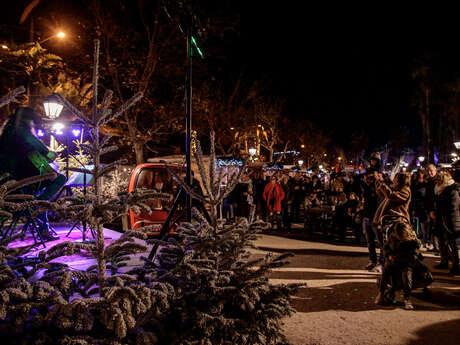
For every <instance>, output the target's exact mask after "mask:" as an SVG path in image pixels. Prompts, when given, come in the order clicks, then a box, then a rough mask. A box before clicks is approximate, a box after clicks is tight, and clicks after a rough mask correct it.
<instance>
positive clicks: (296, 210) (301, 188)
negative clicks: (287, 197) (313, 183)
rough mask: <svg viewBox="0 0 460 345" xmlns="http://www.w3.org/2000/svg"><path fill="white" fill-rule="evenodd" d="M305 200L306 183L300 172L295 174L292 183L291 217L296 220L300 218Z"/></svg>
mask: <svg viewBox="0 0 460 345" xmlns="http://www.w3.org/2000/svg"><path fill="white" fill-rule="evenodd" d="M304 200H305V184H304V181H303V179H302V176H301V175H300V173H296V174H295V175H294V180H293V183H292V206H291V218H292V220H293V221H294V222H297V221H298V220H299V216H300V206H301V204H302V203H303V202H304Z"/></svg>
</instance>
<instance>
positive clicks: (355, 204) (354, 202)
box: [347, 192, 363, 244]
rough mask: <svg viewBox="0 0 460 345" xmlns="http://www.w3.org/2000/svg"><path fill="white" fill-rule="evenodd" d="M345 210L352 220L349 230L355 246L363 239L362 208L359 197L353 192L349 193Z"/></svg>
mask: <svg viewBox="0 0 460 345" xmlns="http://www.w3.org/2000/svg"><path fill="white" fill-rule="evenodd" d="M347 208H348V213H349V214H350V216H351V218H352V222H351V230H352V232H353V235H354V237H355V242H356V244H361V238H362V237H363V229H362V213H361V211H362V207H361V202H360V200H359V197H358V196H357V195H356V194H355V193H354V192H351V193H350V195H349V196H348V201H347Z"/></svg>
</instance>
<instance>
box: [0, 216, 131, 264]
mask: <svg viewBox="0 0 460 345" xmlns="http://www.w3.org/2000/svg"><path fill="white" fill-rule="evenodd" d="M51 225H52V227H53V228H54V230H55V231H56V233H57V235H58V236H59V239H58V240H56V241H51V242H45V246H46V248H44V247H43V245H41V244H38V245H37V246H36V247H35V248H33V249H32V250H31V251H30V252H29V253H27V254H26V256H28V257H30V256H35V255H38V254H39V253H40V252H42V251H44V250H48V249H49V248H51V247H53V246H55V245H57V244H59V243H62V242H66V241H71V242H80V241H82V240H83V234H82V232H81V231H80V230H79V229H78V228H75V229H73V230H72V232H71V233H70V234H69V236H68V237H67V234H68V232H69V231H70V229H71V227H72V226H71V225H66V224H57V225H53V224H51ZM121 235H122V234H121V233H120V232H117V231H114V230H110V229H106V228H104V242H105V245H106V246H107V245H109V244H110V243H112V242H114V241H116V240H117V239H118V238H120V236H121ZM86 240H87V241H94V238H93V237H92V234H91V231H90V230H89V229H87V232H86ZM33 244H34V239H33V237H32V235H31V234H27V235H26V237H25V238H24V240H22V241H21V240H16V241H14V242H11V243H10V244H9V245H8V247H9V248H17V247H24V246H30V245H33ZM137 261H138V260H134V261H133V262H132V264H131V263H130V266H132V265H135V264H136V262H137ZM52 262H60V263H65V264H67V265H69V266H70V267H71V268H73V269H78V270H86V268H88V267H89V266H91V265H93V264H94V263H95V259H94V257H93V256H92V255H91V254H90V253H87V252H82V253H78V254H75V255H71V256H65V257H60V258H57V259H55V260H53V261H52Z"/></svg>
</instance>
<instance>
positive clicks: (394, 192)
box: [373, 171, 419, 310]
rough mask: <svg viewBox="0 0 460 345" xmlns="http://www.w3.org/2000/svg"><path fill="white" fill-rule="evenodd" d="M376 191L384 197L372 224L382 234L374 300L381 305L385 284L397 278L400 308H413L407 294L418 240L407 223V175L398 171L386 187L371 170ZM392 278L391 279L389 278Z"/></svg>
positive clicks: (383, 301)
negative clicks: (380, 268)
mask: <svg viewBox="0 0 460 345" xmlns="http://www.w3.org/2000/svg"><path fill="white" fill-rule="evenodd" d="M374 177H375V180H376V190H377V193H378V194H380V195H383V196H384V199H383V200H382V201H381V202H380V204H379V206H378V209H377V211H376V213H375V216H374V220H373V223H374V224H378V226H379V228H380V229H381V231H382V233H383V234H384V240H385V246H384V253H385V264H384V266H383V271H382V277H381V281H380V286H379V293H378V295H377V297H376V299H375V303H376V304H378V305H384V304H386V303H388V302H389V301H385V298H384V293H385V290H386V289H387V287H388V285H389V284H395V281H394V280H395V279H397V277H401V279H402V285H403V292H404V307H405V309H407V310H411V309H414V307H413V305H412V303H411V301H410V295H411V291H412V287H413V270H414V267H415V265H416V263H417V258H418V252H417V250H418V248H419V241H418V240H417V236H416V234H415V232H414V231H413V229H412V226H411V224H410V215H409V204H410V201H411V191H410V175H409V174H408V173H404V172H400V173H398V174H397V175H396V176H395V178H394V181H393V185H392V186H391V187H389V186H388V185H387V184H386V183H385V181H384V178H383V176H382V175H381V174H380V173H378V172H376V171H375V172H374ZM392 279H393V281H392Z"/></svg>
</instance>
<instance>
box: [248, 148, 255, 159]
mask: <svg viewBox="0 0 460 345" xmlns="http://www.w3.org/2000/svg"><path fill="white" fill-rule="evenodd" d="M248 152H249V155H250V156H251V157H252V156H254V155H255V154H256V153H257V149H255V148H253V147H251V148H250V149H249V150H248Z"/></svg>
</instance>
